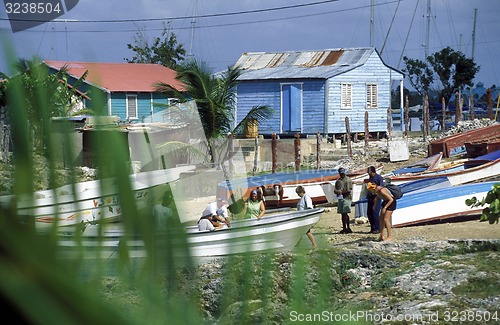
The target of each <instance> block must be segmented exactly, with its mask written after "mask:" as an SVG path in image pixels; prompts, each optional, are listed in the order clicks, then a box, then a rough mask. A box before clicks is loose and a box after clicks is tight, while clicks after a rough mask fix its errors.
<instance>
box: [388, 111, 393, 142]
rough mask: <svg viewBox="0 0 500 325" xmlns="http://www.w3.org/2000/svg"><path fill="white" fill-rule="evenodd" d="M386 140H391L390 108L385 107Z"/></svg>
mask: <svg viewBox="0 0 500 325" xmlns="http://www.w3.org/2000/svg"><path fill="white" fill-rule="evenodd" d="M387 140H389V141H391V140H392V127H391V108H390V107H389V108H388V109H387Z"/></svg>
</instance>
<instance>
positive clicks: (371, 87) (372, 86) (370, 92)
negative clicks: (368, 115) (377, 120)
mask: <svg viewBox="0 0 500 325" xmlns="http://www.w3.org/2000/svg"><path fill="white" fill-rule="evenodd" d="M366 108H378V85H377V84H376V83H369V84H366Z"/></svg>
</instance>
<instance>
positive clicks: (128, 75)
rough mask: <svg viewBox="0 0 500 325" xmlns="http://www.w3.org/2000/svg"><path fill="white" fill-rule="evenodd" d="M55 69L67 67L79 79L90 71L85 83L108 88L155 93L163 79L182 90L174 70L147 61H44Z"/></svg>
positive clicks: (111, 89)
mask: <svg viewBox="0 0 500 325" xmlns="http://www.w3.org/2000/svg"><path fill="white" fill-rule="evenodd" d="M44 62H45V64H47V65H48V66H49V67H52V68H54V69H56V70H60V69H62V68H63V67H64V66H66V67H67V69H68V70H67V71H68V73H69V74H70V75H73V76H75V77H76V78H80V77H81V76H82V75H83V74H84V73H85V71H87V70H88V71H89V74H88V75H87V78H86V79H85V81H86V82H88V83H91V84H93V85H96V86H99V87H101V88H104V89H106V90H108V91H111V92H113V91H120V92H125V91H130V92H154V91H155V88H156V84H157V83H160V82H163V83H167V84H170V85H172V86H174V87H176V88H177V89H178V90H182V89H183V86H182V83H180V82H179V81H178V80H176V79H175V77H176V74H177V73H176V72H175V71H174V70H172V69H169V68H167V67H164V66H162V65H160V64H146V63H103V62H65V61H44Z"/></svg>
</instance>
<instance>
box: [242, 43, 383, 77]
mask: <svg viewBox="0 0 500 325" xmlns="http://www.w3.org/2000/svg"><path fill="white" fill-rule="evenodd" d="M374 51H375V49H374V48H347V49H331V50H322V51H291V52H276V53H271V52H253V53H243V55H242V56H241V57H240V58H239V60H238V62H236V66H239V67H240V68H241V69H242V70H243V73H242V74H241V76H240V78H239V80H262V79H315V78H318V79H327V78H331V77H333V76H336V75H339V74H342V73H345V72H347V71H349V70H352V69H354V68H356V67H359V66H361V65H363V64H364V63H365V62H366V60H368V58H369V57H370V55H371V54H372V53H373V52H374Z"/></svg>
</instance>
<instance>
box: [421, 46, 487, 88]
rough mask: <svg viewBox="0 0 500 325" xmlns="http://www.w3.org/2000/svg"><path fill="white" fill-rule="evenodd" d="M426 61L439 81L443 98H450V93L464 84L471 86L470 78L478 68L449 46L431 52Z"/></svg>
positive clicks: (470, 60) (472, 77)
mask: <svg viewBox="0 0 500 325" xmlns="http://www.w3.org/2000/svg"><path fill="white" fill-rule="evenodd" d="M427 61H428V62H429V64H430V65H431V67H432V68H433V70H434V72H435V73H436V74H437V75H438V77H439V80H440V81H441V84H442V86H443V89H442V91H441V95H442V97H444V98H450V96H451V94H452V93H454V92H455V91H456V90H458V89H462V88H463V87H464V86H472V85H473V83H472V80H473V79H474V77H475V76H476V73H477V72H479V69H480V67H478V66H477V65H476V63H475V62H474V60H472V59H469V58H467V57H466V56H465V55H464V54H463V53H462V52H458V51H454V50H453V49H451V48H450V47H446V48H444V49H442V50H441V51H439V52H436V53H434V54H432V55H431V56H429V57H428V58H427Z"/></svg>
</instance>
